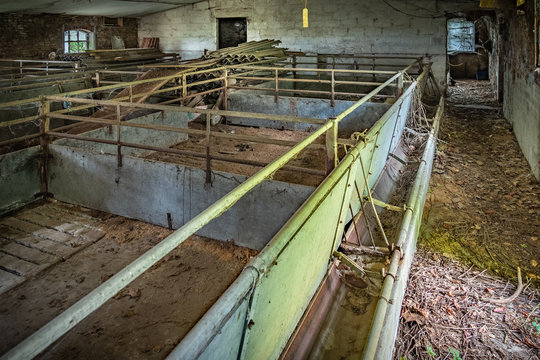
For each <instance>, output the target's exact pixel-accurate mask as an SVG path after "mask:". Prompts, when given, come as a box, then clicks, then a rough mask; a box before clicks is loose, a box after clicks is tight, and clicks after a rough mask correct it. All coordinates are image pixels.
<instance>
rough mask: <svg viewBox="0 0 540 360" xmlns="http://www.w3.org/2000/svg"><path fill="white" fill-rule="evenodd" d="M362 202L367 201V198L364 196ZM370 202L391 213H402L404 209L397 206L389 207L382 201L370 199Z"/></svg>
mask: <svg viewBox="0 0 540 360" xmlns="http://www.w3.org/2000/svg"><path fill="white" fill-rule="evenodd" d="M364 200H366V201H369V198H368V197H367V196H366V197H364ZM372 201H373V204H375V205H377V206H378V207H382V208H385V209H387V210H391V211H397V212H404V211H405V209H406V208H405V206H403V207H399V206H394V205H390V204H387V203H385V202H384V201H381V200H378V199H375V198H372Z"/></svg>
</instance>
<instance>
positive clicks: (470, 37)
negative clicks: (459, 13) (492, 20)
mask: <svg viewBox="0 0 540 360" xmlns="http://www.w3.org/2000/svg"><path fill="white" fill-rule="evenodd" d="M447 46H448V51H460V52H474V50H475V47H474V24H473V22H472V21H467V19H463V18H460V19H450V20H448V43H447Z"/></svg>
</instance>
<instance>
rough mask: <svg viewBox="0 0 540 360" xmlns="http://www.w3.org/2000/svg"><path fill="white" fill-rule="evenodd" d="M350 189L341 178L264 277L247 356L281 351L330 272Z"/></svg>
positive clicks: (258, 290) (272, 355)
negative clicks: (340, 220)
mask: <svg viewBox="0 0 540 360" xmlns="http://www.w3.org/2000/svg"><path fill="white" fill-rule="evenodd" d="M346 188H347V176H343V177H341V179H340V180H339V181H338V182H337V183H336V184H335V186H334V187H333V188H332V189H331V191H330V193H329V194H328V195H327V196H326V198H324V200H323V201H322V202H321V203H320V204H319V206H318V207H317V208H316V209H315V211H314V212H313V213H312V214H311V216H309V217H308V218H307V220H306V221H305V223H303V224H302V225H301V227H299V228H298V229H297V232H296V234H295V235H294V236H293V237H292V238H291V239H290V241H288V243H287V246H286V247H285V248H284V249H283V250H282V251H281V253H280V254H279V255H278V256H277V258H275V259H274V260H273V265H272V266H271V267H269V269H268V270H267V272H266V273H265V274H264V275H263V276H262V277H261V279H260V282H259V284H258V286H257V288H256V290H255V301H254V303H253V307H252V309H251V310H252V312H251V318H250V326H249V330H248V331H247V334H246V341H245V348H244V349H245V352H244V354H243V355H244V356H243V358H245V359H255V358H258V359H272V358H276V357H277V356H278V355H279V354H280V353H281V351H282V349H283V347H284V346H285V344H286V342H287V340H288V338H289V335H290V334H291V333H292V332H293V330H294V328H295V327H296V324H297V323H298V321H299V319H300V317H301V316H302V314H303V312H304V310H305V309H306V307H307V305H308V303H309V301H310V300H311V298H312V296H313V294H314V293H315V291H316V289H317V287H318V285H319V283H320V281H321V280H322V278H323V276H324V274H325V273H326V271H327V266H328V263H329V259H330V254H331V253H332V243H333V241H332V240H333V239H334V235H335V232H336V228H337V227H338V225H339V217H340V209H341V207H342V205H343V194H344V193H345V192H346ZM313 200H317V199H316V198H313ZM297 215H298V214H297ZM261 255H262V254H261Z"/></svg>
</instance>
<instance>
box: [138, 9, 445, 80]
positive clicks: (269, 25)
mask: <svg viewBox="0 0 540 360" xmlns="http://www.w3.org/2000/svg"><path fill="white" fill-rule="evenodd" d="M389 2H390V3H391V4H392V5H393V6H395V7H396V8H399V10H401V11H403V12H405V13H407V14H404V13H402V12H399V11H396V10H394V9H392V8H391V7H389V6H388V5H387V4H385V3H384V2H382V1H371V0H353V1H351V0H331V1H329V0H310V1H308V9H309V25H310V26H309V28H302V8H303V1H300V0H208V1H203V2H200V3H196V4H193V5H189V6H184V7H181V8H178V9H174V10H169V11H165V12H161V13H157V14H154V15H150V16H145V17H143V18H142V19H141V21H140V24H139V38H142V37H159V38H160V45H161V48H162V50H164V51H171V52H178V53H180V54H181V56H182V58H183V59H191V58H196V57H199V56H201V54H202V53H203V51H204V49H208V50H215V49H216V46H217V18H220V17H246V18H247V22H248V31H247V34H248V41H250V40H261V39H279V40H281V41H282V44H281V46H282V47H286V48H289V49H290V50H295V51H305V52H311V53H317V52H318V53H338V54H339V53H347V54H353V53H354V54H371V53H374V54H412V55H424V54H430V55H432V56H433V61H434V62H435V64H434V71H435V73H436V75H437V77H438V78H439V79H441V81H442V80H443V79H445V76H444V74H445V67H446V55H445V54H446V18H445V17H444V11H443V9H441V8H440V7H438V5H437V4H438V3H437V2H436V1H435V0H416V1H414V2H412V1H405V0H401V1H394V0H392V1H389ZM408 14H413V15H415V16H416V17H415V16H410V15H408ZM433 15H435V16H438V17H435V18H432V16H433Z"/></svg>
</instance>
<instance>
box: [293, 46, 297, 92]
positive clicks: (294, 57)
mask: <svg viewBox="0 0 540 360" xmlns="http://www.w3.org/2000/svg"><path fill="white" fill-rule="evenodd" d="M296 65H297V64H296V55H293V62H292V66H293V69H296ZM296 79H297V77H296V71H295V70H293V80H295V81H293V90H296ZM293 96H295V93H294V92H293Z"/></svg>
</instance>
